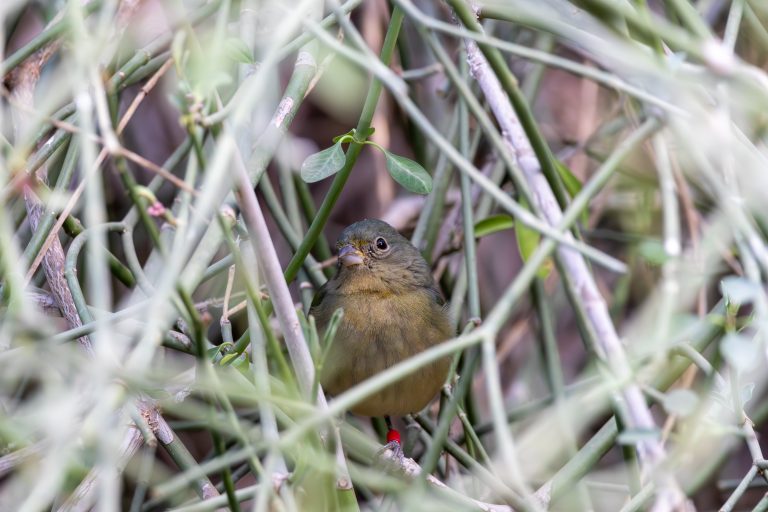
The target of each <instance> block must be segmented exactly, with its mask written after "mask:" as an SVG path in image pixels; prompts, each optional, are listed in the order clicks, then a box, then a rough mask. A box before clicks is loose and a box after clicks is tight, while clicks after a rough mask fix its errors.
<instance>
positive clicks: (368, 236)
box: [310, 219, 454, 456]
mask: <svg viewBox="0 0 768 512" xmlns="http://www.w3.org/2000/svg"><path fill="white" fill-rule="evenodd" d="M336 247H337V249H338V261H337V271H336V275H335V276H334V277H333V278H331V279H330V280H329V281H327V282H326V283H325V284H324V285H323V286H321V287H320V288H319V289H318V291H317V293H316V294H315V297H314V299H313V301H312V306H311V308H310V314H311V315H314V317H315V322H316V324H317V327H318V332H319V333H320V334H321V336H322V335H323V334H324V333H325V330H326V328H327V327H328V324H329V322H330V319H331V317H332V315H333V314H334V312H335V311H336V310H337V309H339V308H341V309H342V310H343V316H342V319H341V321H340V323H339V325H338V328H337V331H336V334H335V336H334V338H333V340H332V341H331V342H330V343H331V345H330V347H329V348H328V352H327V357H326V358H325V360H324V361H323V362H322V365H321V368H320V369H319V372H320V383H321V385H322V386H323V389H324V390H325V391H326V392H328V393H330V394H331V395H338V394H340V393H343V392H344V391H346V390H348V389H349V388H351V387H353V386H355V385H357V384H358V383H360V382H362V381H364V380H366V379H368V378H369V377H371V376H373V375H375V374H377V373H379V372H382V371H384V370H386V369H387V368H389V367H391V366H393V365H395V364H397V363H399V362H400V361H403V360H405V359H408V358H410V357H412V356H414V355H416V354H418V353H420V352H422V351H424V350H426V349H428V348H430V347H433V346H435V345H437V344H438V343H441V342H443V341H445V340H447V339H449V338H451V337H452V336H453V335H454V329H453V327H452V324H451V321H450V319H449V316H448V308H447V304H446V302H445V300H444V299H443V296H442V294H441V293H440V290H439V289H438V287H437V285H436V284H435V280H434V278H433V277H432V272H431V269H430V267H429V265H428V264H427V262H426V261H425V260H424V258H423V257H422V255H421V253H420V252H419V250H418V249H417V248H416V247H414V246H413V244H411V242H410V241H409V240H408V239H407V238H405V237H404V236H403V235H401V234H400V233H399V232H398V231H397V230H396V229H395V228H393V227H392V226H390V225H389V224H387V223H386V222H384V221H382V220H378V219H365V220H361V221H359V222H355V223H354V224H351V225H349V226H348V227H347V228H345V229H344V230H343V231H342V233H341V235H340V236H339V239H338V241H337V243H336ZM450 362H451V358H450V356H446V357H443V358H440V359H437V360H435V361H433V362H431V363H429V364H427V365H425V366H423V367H421V368H420V369H419V370H417V371H416V372H414V373H411V374H409V375H407V376H405V377H403V378H401V379H400V380H398V381H396V382H394V383H393V384H391V385H389V386H387V387H385V388H383V389H381V390H380V391H378V392H376V393H374V394H372V395H369V396H368V397H367V398H366V399H365V400H363V401H361V402H359V403H358V404H356V405H355V406H353V407H352V408H351V412H353V413H355V414H359V415H363V416H372V417H376V416H383V417H384V419H385V421H386V425H387V427H388V432H387V445H386V446H385V449H386V448H387V447H390V448H392V449H393V451H395V453H396V454H399V455H400V456H402V449H401V446H400V434H399V433H398V432H397V430H395V429H394V428H393V427H392V421H391V418H390V417H391V416H403V415H406V414H410V413H416V412H418V411H420V410H421V409H423V408H424V407H425V406H426V405H427V404H428V403H429V402H430V401H431V400H432V398H433V397H434V396H435V395H436V394H437V392H438V391H439V390H440V389H441V387H442V386H443V384H444V383H445V379H446V377H447V375H448V369H449V367H450Z"/></svg>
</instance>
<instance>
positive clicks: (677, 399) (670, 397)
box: [662, 389, 699, 417]
mask: <svg viewBox="0 0 768 512" xmlns="http://www.w3.org/2000/svg"><path fill="white" fill-rule="evenodd" d="M662 405H663V406H664V409H666V411H667V412H668V413H669V414H674V415H676V416H683V417H685V416H690V415H691V414H692V413H693V411H695V410H696V406H698V405H699V397H698V396H697V395H696V393H694V392H693V391H691V390H690V389H673V390H672V391H670V392H669V393H667V394H666V395H664V401H663V402H662Z"/></svg>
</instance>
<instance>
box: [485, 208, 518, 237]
mask: <svg viewBox="0 0 768 512" xmlns="http://www.w3.org/2000/svg"><path fill="white" fill-rule="evenodd" d="M514 225H515V220H514V219H513V218H512V217H511V216H509V215H504V214H500V215H491V216H490V217H487V218H485V219H483V220H481V221H478V222H477V223H476V224H475V238H480V237H483V236H488V235H490V234H492V233H496V232H498V231H503V230H505V229H511V228H512V227H514Z"/></svg>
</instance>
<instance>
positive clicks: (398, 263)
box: [336, 219, 432, 285]
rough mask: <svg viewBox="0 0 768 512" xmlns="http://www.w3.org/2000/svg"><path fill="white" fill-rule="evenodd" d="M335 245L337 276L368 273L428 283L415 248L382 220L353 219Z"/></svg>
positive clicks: (426, 267)
mask: <svg viewBox="0 0 768 512" xmlns="http://www.w3.org/2000/svg"><path fill="white" fill-rule="evenodd" d="M336 247H337V249H338V251H339V260H338V261H339V262H338V268H339V277H347V278H349V277H352V276H355V275H357V276H360V277H362V276H370V275H371V274H372V275H374V276H376V277H379V278H380V279H382V280H392V281H393V282H403V283H404V284H415V285H420V284H425V283H431V282H432V277H431V274H430V270H429V266H428V265H427V262H426V261H424V258H422V256H421V254H420V253H419V251H418V249H416V247H414V246H413V244H411V242H409V241H408V239H407V238H405V237H404V236H403V235H401V234H400V233H398V232H397V230H396V229H395V228H393V227H392V226H390V225H389V224H387V223H386V222H384V221H381V220H378V219H366V220H362V221H360V222H355V223H354V224H352V225H350V226H348V227H347V228H346V229H344V231H343V232H342V233H341V236H339V240H338V242H337V243H336Z"/></svg>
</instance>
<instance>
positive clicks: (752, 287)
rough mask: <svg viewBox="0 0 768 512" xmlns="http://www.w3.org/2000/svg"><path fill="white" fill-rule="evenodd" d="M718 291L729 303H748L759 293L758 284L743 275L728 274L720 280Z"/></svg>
mask: <svg viewBox="0 0 768 512" xmlns="http://www.w3.org/2000/svg"><path fill="white" fill-rule="evenodd" d="M720 292H721V293H722V294H723V297H725V298H726V299H728V303H729V304H738V305H743V304H750V303H751V302H752V301H754V300H755V299H756V298H757V297H758V296H759V295H760V286H758V285H757V283H754V282H752V281H750V280H749V279H747V278H745V277H738V276H728V277H726V278H724V279H723V280H722V281H720Z"/></svg>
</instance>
